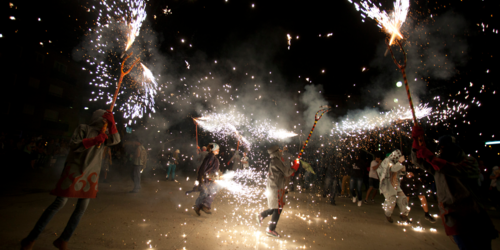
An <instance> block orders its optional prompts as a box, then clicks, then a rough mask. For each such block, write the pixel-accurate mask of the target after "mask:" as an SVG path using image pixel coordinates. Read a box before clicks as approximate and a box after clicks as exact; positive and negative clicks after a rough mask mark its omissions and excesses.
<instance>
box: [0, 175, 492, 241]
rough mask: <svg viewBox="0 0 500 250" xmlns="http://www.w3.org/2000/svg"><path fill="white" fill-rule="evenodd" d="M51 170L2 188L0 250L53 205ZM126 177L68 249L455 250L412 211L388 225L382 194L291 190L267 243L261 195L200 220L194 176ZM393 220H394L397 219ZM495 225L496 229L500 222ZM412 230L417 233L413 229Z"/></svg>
mask: <svg viewBox="0 0 500 250" xmlns="http://www.w3.org/2000/svg"><path fill="white" fill-rule="evenodd" d="M56 172H57V171H48V170H44V171H38V172H36V173H30V174H28V175H26V176H23V178H19V177H20V176H19V174H17V176H16V177H15V178H11V179H10V180H8V181H7V182H6V183H4V184H5V185H6V186H10V188H8V189H7V188H3V191H2V193H1V195H2V203H1V205H0V221H1V223H2V227H0V249H18V248H19V241H20V240H21V239H22V238H23V237H25V236H26V235H27V234H28V232H29V231H30V230H31V228H32V227H33V225H34V224H35V222H36V220H37V219H38V218H39V217H40V215H41V214H42V212H43V210H44V209H45V208H46V207H47V206H48V205H49V204H50V203H51V202H52V201H53V200H54V196H51V195H49V194H48V192H49V191H50V189H51V188H52V187H53V186H54V184H55V182H56V180H57V174H56ZM126 172H127V171H125V170H123V171H122V173H121V174H120V175H118V173H116V172H111V173H110V183H107V184H103V183H101V184H100V188H99V190H100V191H99V194H98V197H97V199H94V200H91V202H90V205H89V207H88V209H87V212H86V213H85V215H84V216H83V218H82V220H81V223H80V225H79V226H78V228H77V230H76V232H75V234H74V236H73V237H72V239H71V241H70V249H93V250H101V249H188V250H189V249H196V250H200V249H238V250H239V249H395V248H399V249H457V248H456V247H455V246H454V245H453V243H452V242H451V241H450V240H449V239H448V237H447V236H446V235H445V234H444V229H443V226H442V225H441V222H440V221H438V222H437V223H435V224H431V223H429V222H428V221H426V220H425V219H424V217H423V215H424V214H423V212H422V210H421V209H420V208H419V207H417V205H414V206H413V209H412V212H411V213H410V217H411V218H413V221H414V223H413V225H412V226H400V225H397V224H396V223H395V224H389V223H388V222H387V221H386V219H385V217H384V214H383V212H382V208H381V206H380V203H382V196H377V198H376V202H375V203H374V204H368V205H363V206H362V207H358V206H357V205H355V204H353V203H352V202H351V201H350V200H348V199H346V198H338V199H337V206H332V205H330V204H329V203H328V202H327V201H326V199H325V198H322V197H321V196H320V195H318V194H316V193H313V192H309V191H307V192H302V193H299V192H290V193H289V194H288V197H287V205H286V207H285V210H284V212H283V214H282V215H281V219H280V221H279V223H278V227H277V231H278V232H279V233H280V234H282V236H283V237H282V238H281V239H273V238H269V237H267V236H266V235H265V233H264V230H265V226H263V227H260V228H259V227H257V224H256V223H255V215H254V214H255V212H256V211H260V210H262V209H263V208H264V206H266V203H267V201H266V200H265V199H262V196H258V197H254V198H252V199H251V200H249V202H246V201H245V199H242V198H241V196H244V195H235V194H231V193H229V192H228V191H227V190H221V191H220V192H219V193H218V194H217V198H216V199H215V201H214V204H213V208H212V210H213V214H212V215H207V214H204V213H202V215H201V216H200V217H198V216H196V214H195V213H194V212H193V211H192V209H191V207H192V205H193V204H194V202H195V200H196V197H197V193H192V194H191V195H189V196H186V195H185V191H187V190H190V189H191V188H192V185H193V176H194V175H193V176H191V177H190V179H189V180H187V177H188V176H186V175H182V176H179V177H178V178H177V180H178V182H171V181H165V180H164V174H163V172H162V171H159V170H156V171H152V170H149V171H146V172H145V173H144V178H143V184H142V190H141V191H140V192H139V193H136V194H130V193H128V191H130V190H131V189H132V185H133V184H132V181H131V180H130V178H129V176H128V173H126ZM19 179H20V180H19ZM12 183H17V184H16V185H14V184H12ZM241 191H244V190H241ZM430 201H431V204H434V207H433V208H431V214H436V213H437V209H436V208H435V202H434V201H433V199H430ZM257 202H258V203H257ZM411 202H418V201H417V200H414V201H413V200H412V201H411ZM75 203H76V199H72V200H70V201H69V202H68V203H67V205H66V206H65V207H64V208H63V209H62V210H61V211H60V212H59V213H58V214H57V215H56V216H55V217H54V218H53V220H52V221H51V222H50V224H49V225H48V226H47V227H46V229H45V230H44V232H43V233H42V234H41V236H40V238H39V239H38V240H37V242H36V245H35V248H34V249H39V250H45V249H47V250H48V249H55V248H54V247H52V244H51V243H52V241H54V240H55V239H56V238H57V237H58V235H59V234H60V233H61V232H62V230H63V229H64V226H65V225H66V222H67V221H68V219H69V217H70V215H71V213H72V211H73V208H74V207H73V206H74V204H75ZM395 212H396V213H397V212H398V210H397V208H396V211H395ZM396 213H395V214H396ZM393 218H394V219H395V221H396V220H397V216H396V215H393ZM269 219H270V218H267V219H266V220H265V222H266V223H267V222H268V221H269ZM494 223H495V225H496V227H497V228H500V220H498V219H494ZM416 226H421V227H422V228H423V231H421V232H420V231H415V230H414V229H412V227H416ZM431 228H434V229H435V230H436V231H435V232H433V231H431ZM499 248H500V240H496V241H494V242H493V249H499Z"/></svg>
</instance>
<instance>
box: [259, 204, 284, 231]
mask: <svg viewBox="0 0 500 250" xmlns="http://www.w3.org/2000/svg"><path fill="white" fill-rule="evenodd" d="M282 211H283V209H268V210H266V211H264V212H262V213H260V216H262V219H264V218H266V217H267V216H269V215H273V217H271V223H269V230H271V231H274V230H275V229H276V226H277V225H278V220H279V219H280V214H281V212H282Z"/></svg>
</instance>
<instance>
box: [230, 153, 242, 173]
mask: <svg viewBox="0 0 500 250" xmlns="http://www.w3.org/2000/svg"><path fill="white" fill-rule="evenodd" d="M231 164H232V166H231V170H233V171H236V170H238V169H241V168H242V167H241V156H240V153H239V152H238V150H236V151H235V152H234V155H233V157H231V159H230V160H229V162H228V163H227V165H228V166H229V165H231Z"/></svg>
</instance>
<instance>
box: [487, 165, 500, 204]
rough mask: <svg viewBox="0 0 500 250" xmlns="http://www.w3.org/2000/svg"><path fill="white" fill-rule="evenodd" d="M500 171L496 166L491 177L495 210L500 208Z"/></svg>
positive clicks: (491, 196) (491, 193) (491, 191)
mask: <svg viewBox="0 0 500 250" xmlns="http://www.w3.org/2000/svg"><path fill="white" fill-rule="evenodd" d="M499 177H500V169H499V168H498V166H494V167H493V169H492V171H491V175H490V192H489V193H490V197H489V198H490V199H491V201H492V203H493V206H494V207H495V209H499V208H500V181H499Z"/></svg>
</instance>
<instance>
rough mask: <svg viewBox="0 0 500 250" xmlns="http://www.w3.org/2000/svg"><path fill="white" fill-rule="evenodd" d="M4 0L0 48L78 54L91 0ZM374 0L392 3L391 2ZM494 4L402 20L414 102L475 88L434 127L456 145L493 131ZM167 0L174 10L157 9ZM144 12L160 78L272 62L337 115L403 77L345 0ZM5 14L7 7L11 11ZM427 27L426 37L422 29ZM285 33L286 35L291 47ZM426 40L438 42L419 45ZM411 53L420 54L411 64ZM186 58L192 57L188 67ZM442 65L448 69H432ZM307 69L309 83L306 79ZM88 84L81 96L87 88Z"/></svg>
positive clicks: (440, 7)
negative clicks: (460, 108) (466, 105)
mask: <svg viewBox="0 0 500 250" xmlns="http://www.w3.org/2000/svg"><path fill="white" fill-rule="evenodd" d="M13 4H14V6H15V7H14V8H9V6H8V5H7V4H4V6H3V7H2V16H3V18H2V21H1V22H2V23H1V26H2V31H1V32H0V33H1V34H2V38H1V39H0V40H1V41H0V43H1V44H2V50H8V48H9V46H10V45H12V44H16V45H17V46H21V47H23V46H26V47H37V50H41V51H51V52H59V53H60V54H62V55H64V56H66V57H67V58H68V59H70V60H73V61H77V62H78V63H82V62H81V61H80V60H81V59H79V58H78V56H77V54H75V50H76V49H78V48H80V47H81V46H82V41H84V37H85V34H87V31H88V29H89V28H92V27H94V25H95V23H94V20H95V18H96V13H95V12H94V11H90V12H87V11H86V10H87V7H89V6H92V5H93V4H94V3H93V2H92V1H43V2H30V3H27V2H13ZM252 4H254V7H252ZM381 4H382V6H384V7H385V8H386V9H387V10H391V9H392V2H391V1H381ZM498 5H499V3H497V2H495V1H445V2H443V1H439V2H438V1H436V2H430V1H411V2H410V13H409V16H408V18H407V22H406V23H405V24H404V25H403V28H402V32H403V35H404V36H405V37H406V38H407V43H406V48H407V50H408V53H409V59H408V60H409V61H412V62H415V63H410V66H409V68H408V70H407V71H408V72H409V75H412V76H415V77H416V78H417V77H418V78H419V81H420V82H422V83H423V84H421V86H424V88H422V89H420V88H419V90H418V91H417V92H416V93H415V92H414V93H415V95H416V96H417V97H416V98H419V99H420V100H421V101H423V102H428V101H431V100H432V98H433V97H434V96H437V95H439V96H441V97H442V98H443V97H444V96H447V97H449V98H453V95H454V94H456V93H457V92H458V91H461V90H462V91H464V88H465V87H470V86H471V84H470V83H471V82H472V83H473V86H474V87H470V88H471V90H470V91H471V92H473V93H475V94H474V95H472V93H471V98H472V96H475V97H476V99H477V100H479V101H480V102H481V107H472V106H471V107H470V109H469V114H468V116H467V118H466V120H467V121H470V122H471V125H470V126H467V127H465V126H466V125H463V124H462V123H459V124H458V125H459V126H458V127H457V128H455V127H454V125H455V123H453V122H451V123H450V124H451V125H450V126H445V127H446V128H441V130H438V132H437V133H436V134H442V133H451V134H456V133H459V136H460V139H461V140H462V141H463V142H465V143H464V144H467V145H469V142H473V143H475V146H474V147H471V148H468V149H469V151H473V150H474V149H473V148H477V147H478V146H479V147H482V145H481V144H482V143H483V142H484V141H487V140H494V139H495V138H494V135H495V132H496V130H497V129H496V127H497V126H496V125H495V122H493V120H492V119H491V117H492V116H493V117H494V115H495V113H491V112H495V111H494V110H495V109H496V108H497V107H498V104H497V103H496V101H495V99H496V98H495V95H494V94H493V92H494V91H495V90H496V84H497V83H496V81H497V79H498V73H497V69H498V63H496V61H497V60H496V56H497V52H498V46H497V44H498V42H499V37H498V31H497V32H495V30H496V29H498V28H499V27H500V26H498V25H497V24H498V22H497V21H496V19H495V18H496V15H497V14H498V7H499V6H498ZM167 6H168V9H170V10H171V11H172V13H173V14H169V15H165V14H163V9H165V8H167ZM384 7H382V8H383V9H384ZM146 12H147V14H148V16H147V18H146V21H145V22H144V24H143V27H142V31H141V32H143V33H141V36H142V37H143V38H144V36H146V38H144V41H142V42H143V43H142V44H141V45H143V44H147V43H149V45H150V46H154V47H155V48H156V49H157V50H156V54H155V56H156V57H162V58H163V59H164V61H162V63H165V62H167V64H168V65H167V64H163V65H164V66H165V67H164V68H165V70H166V71H168V72H169V76H168V77H169V80H172V79H178V78H180V77H188V79H189V77H192V78H193V79H196V78H199V77H200V76H202V75H204V74H206V72H208V71H213V72H217V74H219V75H221V76H222V77H223V78H224V80H225V81H226V82H230V83H231V84H234V85H235V86H236V85H238V84H241V82H242V80H241V78H239V77H241V75H240V76H237V75H228V74H226V71H230V69H231V66H232V65H237V67H238V69H241V70H242V71H244V72H250V74H254V75H257V76H259V75H261V76H262V77H265V75H266V74H268V72H270V71H272V72H273V74H274V75H279V79H280V80H279V81H275V82H274V83H272V84H274V85H276V86H277V88H278V89H279V88H283V89H284V94H287V91H285V90H286V88H288V87H290V89H300V88H303V86H305V85H307V84H311V83H312V84H321V85H322V86H323V88H324V92H323V93H322V94H323V96H324V97H325V99H326V100H328V102H329V103H330V104H332V103H333V104H341V108H342V109H341V110H336V111H335V113H334V115H335V116H336V117H337V116H338V117H341V116H343V115H345V114H347V113H348V111H350V110H356V109H363V108H365V107H375V108H378V109H379V110H380V111H386V110H388V108H387V107H385V106H384V105H383V104H380V102H383V101H384V91H386V90H392V89H395V88H396V87H395V83H396V82H397V81H401V80H402V77H401V75H400V73H399V71H398V70H397V67H396V66H395V65H394V63H393V62H392V59H391V58H390V56H386V57H384V56H383V54H384V52H385V47H384V46H385V45H384V42H383V41H384V39H385V37H386V34H385V33H384V32H382V31H381V30H380V29H379V28H378V27H377V26H376V22H375V21H374V20H371V19H369V18H366V19H365V22H362V18H361V16H360V12H357V11H356V10H355V8H354V6H353V5H352V4H351V3H349V2H348V1H312V2H305V1H234V0H232V1H228V2H224V1H223V0H220V1H149V2H148V5H147V7H146ZM10 16H15V20H12V19H10V18H9V17H10ZM38 18H41V21H38ZM448 21H449V22H448ZM423 29H426V31H427V32H425V31H423ZM431 33H432V36H429V37H423V34H425V35H428V34H431ZM287 34H290V35H291V36H292V37H293V39H292V41H291V48H290V50H288V48H287V47H288V45H287V39H286V36H287ZM328 34H331V36H328V37H327V35H328ZM320 35H321V37H320ZM297 36H299V39H296V37H297ZM151 37H154V39H153V40H154V41H153V42H151V39H150V38H151ZM181 39H185V43H181V42H180V40H181ZM49 40H50V42H49ZM425 41H430V42H431V44H432V43H438V44H439V43H441V45H442V46H437V47H433V48H431V47H429V48H428V49H426V45H425ZM41 42H42V43H43V45H41V44H40V43H41ZM188 44H191V45H192V47H189V46H188ZM422 44H423V45H424V46H423V47H422ZM145 47H147V46H145ZM171 48H173V50H172V49H171ZM393 48H394V49H395V48H396V47H393ZM460 51H461V52H462V53H460ZM440 53H441V54H443V55H445V58H444V60H443V61H444V62H447V64H446V65H448V66H450V65H451V66H450V67H449V68H446V69H444V68H440V65H441V66H443V67H447V66H446V65H444V64H442V63H443V61H440V62H439V63H438V65H437V66H435V65H436V64H435V62H434V61H433V60H434V58H433V56H434V57H436V56H435V55H438V56H439V54H440ZM2 54H4V55H5V54H6V53H2ZM459 54H461V55H459ZM415 55H421V57H422V58H427V60H426V61H422V65H419V64H418V63H419V62H418V59H417V58H416V57H415ZM400 56H401V55H400V54H398V57H400ZM3 60H5V59H3ZM215 60H217V61H218V65H217V67H218V68H217V67H216V66H215V65H214V63H213V62H214V61H215ZM435 60H438V59H437V58H436V59H435ZM185 61H188V62H189V64H190V65H191V66H190V69H189V70H187V69H186V64H185ZM151 62H152V63H154V60H152V61H151ZM424 64H425V65H424ZM161 66H162V65H155V67H161ZM363 68H365V69H366V70H365V71H363V70H362V69H363ZM322 70H324V71H325V72H324V73H322ZM441 71H442V72H447V73H446V74H445V75H444V76H439V72H441ZM299 76H300V78H299ZM412 76H409V78H411V79H413V77H412ZM436 76H438V77H436ZM306 77H308V78H310V82H306V81H305V78H306ZM167 81H168V79H167ZM482 85H484V87H481V86H482ZM411 86H412V83H411V81H410V87H411ZM87 88H89V87H84V90H83V92H84V93H82V95H88V92H90V91H92V89H87ZM401 90H402V88H401ZM481 90H483V91H482V92H481V93H479V91H481ZM450 95H451V97H450ZM462 99H463V98H462ZM399 104H401V105H403V104H404V105H407V101H406V100H403V99H402V100H400V102H399ZM88 106H90V107H93V106H91V105H88ZM448 127H449V128H448ZM480 133H481V136H480ZM436 136H437V135H436ZM470 153H473V152H470ZM490 154H491V155H496V154H494V152H490Z"/></svg>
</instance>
